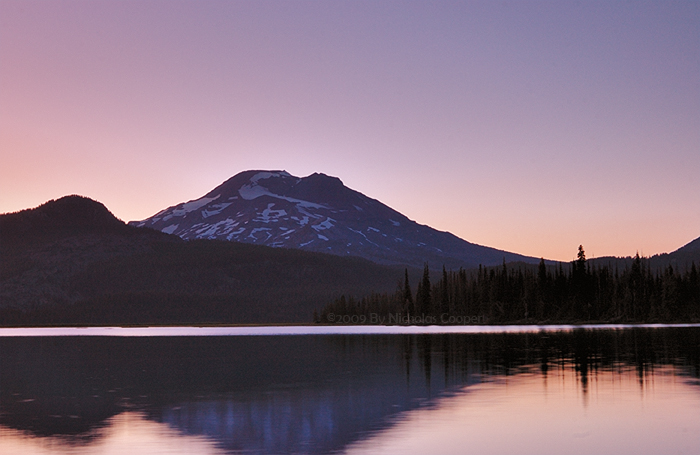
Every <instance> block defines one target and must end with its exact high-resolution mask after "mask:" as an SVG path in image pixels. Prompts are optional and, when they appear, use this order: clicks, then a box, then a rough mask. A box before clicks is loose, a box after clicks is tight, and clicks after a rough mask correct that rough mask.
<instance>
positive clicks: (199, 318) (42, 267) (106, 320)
mask: <svg viewBox="0 0 700 455" xmlns="http://www.w3.org/2000/svg"><path fill="white" fill-rule="evenodd" d="M418 273H419V272H418V271H415V272H414V273H413V274H412V276H414V277H417V275H418ZM402 275H403V270H399V269H396V268H393V267H388V266H382V265H378V264H375V263H372V262H370V261H368V260H365V259H361V258H355V257H346V258H343V257H337V256H333V255H329V254H319V253H315V252H309V251H300V250H290V249H283V248H269V247H266V246H260V245H248V244H242V243H237V242H218V241H209V240H198V241H192V242H185V241H183V240H182V239H180V238H178V237H177V236H174V235H168V234H164V233H162V232H157V231H154V230H151V229H140V228H136V227H133V226H128V225H126V224H124V223H123V222H122V221H119V220H118V219H116V218H115V217H114V216H113V215H112V214H111V213H110V212H109V211H108V210H107V209H106V208H105V207H104V206H103V205H102V204H100V203H99V202H96V201H93V200H91V199H88V198H84V197H79V196H68V197H65V198H61V199H59V200H56V201H50V202H47V203H46V204H43V205H42V206H40V207H37V208H35V209H31V210H24V211H21V212H17V213H13V214H6V215H0V324H5V325H6V324H44V323H68V324H76V323H97V324H124V323H138V324H150V323H190V324H191V323H204V322H218V323H270V322H310V321H311V317H312V315H313V311H314V310H315V309H317V308H321V307H322V306H323V305H325V304H326V303H327V302H329V301H332V300H333V299H335V298H337V297H338V296H339V295H341V294H346V295H356V296H361V295H366V294H369V293H370V292H372V291H377V292H392V291H394V290H395V289H396V283H397V280H398V279H399V278H400V277H402ZM414 279H415V278H414ZM414 282H415V281H414Z"/></svg>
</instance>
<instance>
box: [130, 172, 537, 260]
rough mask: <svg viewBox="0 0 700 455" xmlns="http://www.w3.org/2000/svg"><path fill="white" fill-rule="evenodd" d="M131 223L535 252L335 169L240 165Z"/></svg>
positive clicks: (440, 255) (222, 236)
mask: <svg viewBox="0 0 700 455" xmlns="http://www.w3.org/2000/svg"><path fill="white" fill-rule="evenodd" d="M129 224H132V225H135V226H139V227H149V228H152V229H157V230H159V231H162V232H165V233H168V234H175V235H178V236H180V237H182V238H183V239H219V240H230V241H237V242H245V243H255V244H261V245H268V246H272V247H285V248H300V249H304V250H311V251H319V252H327V253H331V254H336V255H341V256H345V255H351V256H360V257H363V258H366V259H369V260H372V261H375V262H378V263H382V264H402V265H410V266H415V267H422V266H423V264H424V263H425V262H428V263H430V264H431V265H432V266H433V267H439V266H442V265H443V264H444V265H445V266H447V267H448V268H457V267H473V266H477V265H479V264H483V265H495V264H500V263H501V262H502V261H503V260H504V259H505V260H506V261H526V262H536V261H537V260H538V259H536V258H531V257H526V256H521V255H518V254H514V253H508V252H505V251H500V250H496V249H494V248H488V247H484V246H480V245H475V244H473V243H469V242H467V241H465V240H462V239H460V238H458V237H456V236H454V235H452V234H450V233H449V232H442V231H438V230H435V229H433V228H431V227H429V226H425V225H421V224H418V223H416V222H415V221H411V220H410V219H408V218H407V217H406V216H404V215H402V214H401V213H399V212H397V211H396V210H393V209H391V208H390V207H388V206H386V205H384V204H382V203H381V202H379V201H377V200H375V199H372V198H369V197H367V196H365V195H364V194H362V193H360V192H357V191H354V190H352V189H350V188H347V187H346V186H345V185H343V182H341V181H340V179H338V178H336V177H330V176H327V175H325V174H318V173H315V174H312V175H310V176H308V177H304V178H299V177H295V176H293V175H290V174H289V173H287V172H286V171H245V172H241V173H240V174H237V175H235V176H233V177H231V178H230V179H229V180H227V181H225V182H224V183H222V184H221V185H219V186H218V187H216V188H214V189H213V190H212V191H210V192H209V193H208V194H206V195H204V196H203V197H201V198H199V199H195V200H193V201H189V202H184V203H181V204H178V205H175V206H173V207H169V208H167V209H165V210H162V211H160V212H158V213H157V214H155V215H153V216H152V217H150V218H147V219H145V220H143V221H132V222H130V223H129Z"/></svg>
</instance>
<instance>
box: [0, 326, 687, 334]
mask: <svg viewBox="0 0 700 455" xmlns="http://www.w3.org/2000/svg"><path fill="white" fill-rule="evenodd" d="M633 328H643V329H655V328H700V323H675V324H659V323H654V324H550V325H514V324H510V325H461V326H459V325H420V326H419V325H319V324H314V325H291V324H288V325H228V326H207V325H192V326H127V327H121V326H99V327H97V326H94V327H12V328H0V337H56V336H105V337H180V336H309V335H440V334H488V333H490V334H495V333H540V332H569V331H574V330H624V329H633Z"/></svg>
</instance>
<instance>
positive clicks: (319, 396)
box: [0, 327, 700, 455]
mask: <svg viewBox="0 0 700 455" xmlns="http://www.w3.org/2000/svg"><path fill="white" fill-rule="evenodd" d="M526 331H527V333H518V332H517V330H512V331H511V332H510V333H461V334H460V333H432V334H415V333H403V334H390V335H389V334H373V335H360V334H344V335H328V334H326V335H318V334H317V335H276V336H252V335H250V336H208V337H202V336H159V337H150V336H128V337H123V336H60V337H47V336H7V333H5V334H4V335H5V336H2V337H0V453H1V454H80V455H82V454H120V453H124V454H127V453H128V454H130V455H133V454H151V453H158V454H166V455H168V454H170V455H173V454H228V453H348V454H383V453H391V454H394V453H395V454H423V453H426V454H427V453H441V454H450V453H455V454H458V453H477V454H488V453H533V454H534V453H537V454H544V453H552V454H566V453H582V454H591V453H620V454H624V453H634V454H644V453H654V454H656V453H658V454H661V453H663V454H667V453H688V454H697V453H700V328H698V327H675V328H618V329H614V330H607V329H595V330H593V329H588V330H563V331H549V332H533V331H532V330H526ZM25 335H26V334H25ZM84 335H86V334H84ZM141 335H143V334H141ZM161 335H163V334H161ZM166 335H167V334H166ZM181 335H184V334H181Z"/></svg>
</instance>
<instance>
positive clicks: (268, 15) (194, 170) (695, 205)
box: [0, 0, 700, 260]
mask: <svg viewBox="0 0 700 455" xmlns="http://www.w3.org/2000/svg"><path fill="white" fill-rule="evenodd" d="M247 169H285V170H287V171H288V172H290V173H292V174H293V175H297V176H306V175H308V174H311V173H313V172H323V173H326V174H329V175H334V176H337V177H340V178H341V180H343V182H344V183H345V184H346V185H347V186H349V187H351V188H353V189H356V190H358V191H361V192H363V193H364V194H366V195H368V196H370V197H373V198H376V199H379V200H380V201H382V202H384V203H386V204H387V205H389V206H391V207H393V208H394V209H396V210H398V211H400V212H402V213H404V214H405V215H406V216H408V217H409V218H411V219H414V220H416V221H418V222H419V223H423V224H428V225H430V226H433V227H435V228H437V229H441V230H446V231H450V232H452V233H454V234H456V235H458V236H460V237H462V238H464V239H466V240H469V241H471V242H475V243H479V244H483V245H488V246H493V247H496V248H500V249H505V250H509V251H513V252H517V253H522V254H527V255H532V256H538V257H539V256H544V257H546V258H551V259H559V260H571V259H572V258H573V257H574V256H575V255H576V250H577V247H578V245H579V244H583V245H584V247H585V248H586V251H587V253H588V255H589V256H603V255H624V256H626V255H634V254H635V252H637V251H639V252H640V254H645V255H652V254H655V253H661V252H668V251H672V250H674V249H676V248H678V247H680V246H681V245H683V244H685V243H687V242H689V241H690V240H692V239H694V238H697V237H698V236H700V2H697V1H687V2H673V1H664V2H661V1H659V2H639V1H632V2H621V1H619V2H613V1H605V2H591V1H584V2H564V1H554V2H531V1H515V2H507V1H506V2H495V1H486V2H442V1H438V2H428V1H425V2H407V1H401V2H389V1H381V0H380V1H377V0H373V1H366V2H363V1H357V0H353V1H348V2H341V1H323V2H321V1H318V2H302V1H275V2H265V1H241V2H234V1H173V0H165V1H142V0H139V1H93V0H90V1H51V2H46V1H39V2H33V1H28V0H20V1H8V0H0V212H10V211H16V210H20V209H23V208H28V207H34V206H36V205H38V204H41V203H43V202H45V201H46V200H48V199H55V198H58V197H61V196H63V195H66V194H73V193H77V194H82V195H85V196H89V197H92V198H94V199H97V200H99V201H100V202H103V203H104V204H105V205H107V207H108V208H110V209H111V210H112V211H113V212H114V214H115V215H116V216H118V217H119V218H121V219H123V220H125V221H128V220H135V219H143V218H146V217H148V216H150V215H153V214H154V213H156V212H158V211H159V210H161V209H163V208H165V207H167V206H170V205H173V204H176V203H178V202H182V201H186V200H190V199H195V198H198V197H200V196H202V195H204V194H205V193H207V192H208V191H209V190H211V189H212V188H214V187H215V186H217V185H218V184H220V183H221V182H222V181H224V180H226V179H227V178H228V177H231V176H232V175H234V174H236V173H238V172H240V171H243V170H247Z"/></svg>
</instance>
